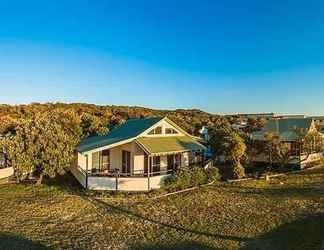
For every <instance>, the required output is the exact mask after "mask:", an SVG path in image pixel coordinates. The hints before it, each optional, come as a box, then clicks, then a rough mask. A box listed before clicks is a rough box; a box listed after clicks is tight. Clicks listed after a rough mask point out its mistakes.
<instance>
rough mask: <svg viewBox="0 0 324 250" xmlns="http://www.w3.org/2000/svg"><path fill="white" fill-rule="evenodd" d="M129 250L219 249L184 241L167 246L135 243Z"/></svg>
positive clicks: (165, 244) (164, 244)
mask: <svg viewBox="0 0 324 250" xmlns="http://www.w3.org/2000/svg"><path fill="white" fill-rule="evenodd" d="M129 249H132V250H133V249H134V250H217V248H213V247H210V246H207V245H205V244H201V243H198V242H195V241H182V242H178V243H176V244H167V243H163V244H162V243H158V244H142V243H135V244H133V245H131V246H129Z"/></svg>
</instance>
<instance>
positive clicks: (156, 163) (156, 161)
mask: <svg viewBox="0 0 324 250" xmlns="http://www.w3.org/2000/svg"><path fill="white" fill-rule="evenodd" d="M160 165H161V158H160V156H153V158H152V169H153V172H160Z"/></svg>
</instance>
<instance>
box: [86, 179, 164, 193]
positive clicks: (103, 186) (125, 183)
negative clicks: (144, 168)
mask: <svg viewBox="0 0 324 250" xmlns="http://www.w3.org/2000/svg"><path fill="white" fill-rule="evenodd" d="M168 177H169V175H162V176H152V177H150V179H148V178H147V177H131V178H126V177H125V178H118V191H130V192H131V191H133V192H143V191H148V190H149V188H150V190H151V189H159V188H161V186H162V184H163V182H164V180H165V179H166V178H168ZM148 182H150V184H149V183H148ZM88 188H89V189H91V190H107V191H114V190H116V178H115V177H88Z"/></svg>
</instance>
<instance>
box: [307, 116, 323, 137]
mask: <svg viewBox="0 0 324 250" xmlns="http://www.w3.org/2000/svg"><path fill="white" fill-rule="evenodd" d="M310 118H312V119H313V120H314V122H315V124H316V127H317V129H318V131H319V132H321V133H323V134H324V116H312V117H310Z"/></svg>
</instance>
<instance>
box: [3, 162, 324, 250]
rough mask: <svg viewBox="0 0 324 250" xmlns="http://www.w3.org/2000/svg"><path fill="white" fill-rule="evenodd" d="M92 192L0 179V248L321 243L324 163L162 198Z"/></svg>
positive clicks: (285, 246)
mask: <svg viewBox="0 0 324 250" xmlns="http://www.w3.org/2000/svg"><path fill="white" fill-rule="evenodd" d="M73 190H74V191H73ZM94 197H95V196H90V198H89V197H88V196H86V195H85V194H84V193H82V192H78V191H77V190H76V189H75V188H73V186H67V185H62V186H57V185H44V186H41V187H37V186H34V185H31V184H28V185H23V184H21V185H15V184H11V185H0V249H22V248H23V249H49V248H54V249H56V248H70V249H239V248H242V249H324V168H323V169H319V170H312V171H309V172H307V173H303V174H296V175H290V176H288V177H281V178H278V179H275V180H272V181H270V182H268V183H266V182H265V181H261V180H260V181H248V182H244V183H243V182H241V183H235V184H228V183H221V184H218V185H214V186H209V187H205V188H200V189H198V190H195V191H191V192H189V193H183V194H178V195H174V196H170V197H166V198H161V199H159V200H152V199H149V198H148V196H147V195H129V196H128V197H127V196H126V195H123V194H121V195H117V196H110V195H107V194H106V195H102V196H101V199H96V198H94ZM321 240H322V242H321ZM321 246H322V248H321Z"/></svg>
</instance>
